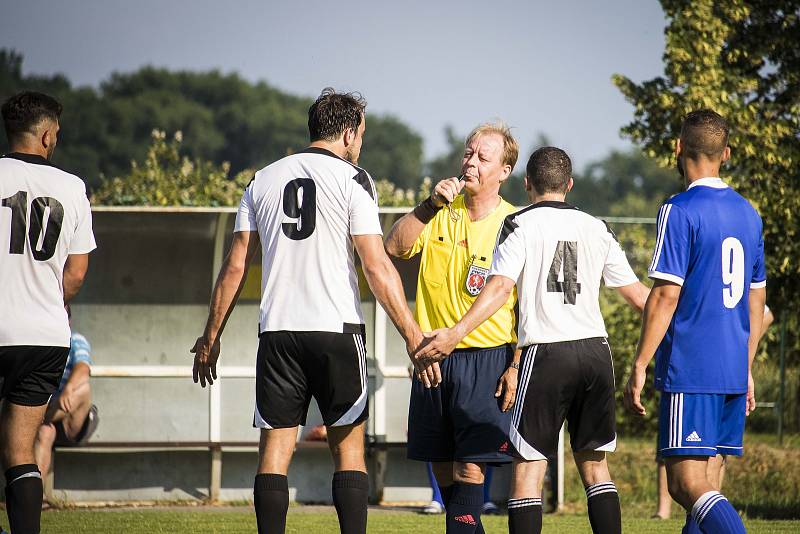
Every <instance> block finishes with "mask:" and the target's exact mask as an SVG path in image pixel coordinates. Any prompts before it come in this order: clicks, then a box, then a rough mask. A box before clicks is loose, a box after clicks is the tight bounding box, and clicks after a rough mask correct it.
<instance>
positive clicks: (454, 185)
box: [431, 176, 464, 208]
mask: <svg viewBox="0 0 800 534" xmlns="http://www.w3.org/2000/svg"><path fill="white" fill-rule="evenodd" d="M462 189H464V182H463V181H459V180H458V178H456V177H455V176H452V177H450V178H445V179H444V180H442V181H441V182H439V183H438V184H436V186H435V187H434V188H433V193H431V200H432V201H433V204H434V205H435V206H436V207H437V208H441V207H442V206H444V205H445V204H450V203H451V202H452V201H454V200H455V199H456V197H457V196H458V194H459V193H460V192H461V190H462Z"/></svg>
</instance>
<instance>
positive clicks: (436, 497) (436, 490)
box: [425, 462, 444, 508]
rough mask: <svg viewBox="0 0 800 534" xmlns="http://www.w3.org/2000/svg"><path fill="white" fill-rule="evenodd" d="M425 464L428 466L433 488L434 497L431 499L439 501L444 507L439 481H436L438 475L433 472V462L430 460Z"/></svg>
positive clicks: (429, 480)
mask: <svg viewBox="0 0 800 534" xmlns="http://www.w3.org/2000/svg"><path fill="white" fill-rule="evenodd" d="M425 465H426V466H428V483H429V484H430V485H431V489H432V490H433V498H432V499H431V500H434V501H436V502H438V503H439V504H441V505H442V508H444V501H443V500H442V493H441V492H440V491H439V483H438V482H436V475H434V474H433V464H432V463H430V462H425Z"/></svg>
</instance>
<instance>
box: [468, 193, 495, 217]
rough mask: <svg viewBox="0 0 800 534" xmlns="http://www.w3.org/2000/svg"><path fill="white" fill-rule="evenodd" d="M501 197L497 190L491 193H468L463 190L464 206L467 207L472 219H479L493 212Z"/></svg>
mask: <svg viewBox="0 0 800 534" xmlns="http://www.w3.org/2000/svg"><path fill="white" fill-rule="evenodd" d="M502 200H503V199H502V198H501V197H500V194H499V193H498V192H497V191H493V192H491V193H488V192H487V193H478V194H476V195H473V194H470V193H469V191H467V190H466V189H465V190H464V206H466V208H467V212H468V213H469V218H470V220H472V221H480V220H481V219H483V218H484V217H486V216H487V215H489V214H490V213H491V212H493V211H494V210H495V209H496V208H497V206H499V205H500V202H501V201H502Z"/></svg>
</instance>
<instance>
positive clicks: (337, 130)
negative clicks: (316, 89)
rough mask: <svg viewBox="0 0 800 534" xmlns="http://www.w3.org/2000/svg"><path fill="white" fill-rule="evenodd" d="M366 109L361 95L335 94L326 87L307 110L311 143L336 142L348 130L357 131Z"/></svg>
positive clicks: (331, 88) (334, 91) (365, 103)
mask: <svg viewBox="0 0 800 534" xmlns="http://www.w3.org/2000/svg"><path fill="white" fill-rule="evenodd" d="M366 107H367V101H366V100H364V97H362V96H361V93H337V92H336V90H335V89H333V87H326V88H325V89H323V90H322V93H320V95H319V97H317V99H316V100H315V101H314V103H313V104H311V107H310V108H308V133H309V136H310V137H311V141H312V142H314V141H336V140H337V139H339V138H340V137H341V136H342V134H343V133H344V132H345V130H347V129H348V128H352V129H353V130H354V131H355V130H358V127H359V126H360V125H361V121H362V120H363V119H364V110H365V109H366Z"/></svg>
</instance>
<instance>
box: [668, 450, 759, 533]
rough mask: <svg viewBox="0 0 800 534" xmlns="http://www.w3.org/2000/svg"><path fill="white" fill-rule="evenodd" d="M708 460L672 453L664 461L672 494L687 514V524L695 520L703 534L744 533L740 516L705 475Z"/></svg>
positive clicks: (707, 469)
mask: <svg viewBox="0 0 800 534" xmlns="http://www.w3.org/2000/svg"><path fill="white" fill-rule="evenodd" d="M708 461H709V459H708V458H707V457H697V456H676V457H670V458H667V459H666V460H665V463H666V467H667V481H668V484H669V492H670V494H671V495H672V497H673V498H674V499H675V500H676V501H677V502H678V503H679V504H680V505H681V506H683V507H684V508H685V509H686V511H687V512H688V513H689V515H690V517H689V518H687V526H688V524H689V522H690V521H695V522H696V523H697V524H698V525H699V526H700V529H701V530H702V531H703V532H705V533H707V534H712V533H713V534H715V533H717V532H735V533H738V532H745V529H744V525H743V523H742V520H741V518H740V517H739V515H738V514H737V513H736V510H735V509H734V508H733V506H731V504H730V503H729V502H728V501H727V500H726V499H725V498H724V496H723V495H721V494H720V493H719V491H718V490H717V488H715V487H714V485H713V484H712V482H711V481H710V480H709V478H708V473H709V466H708Z"/></svg>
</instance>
